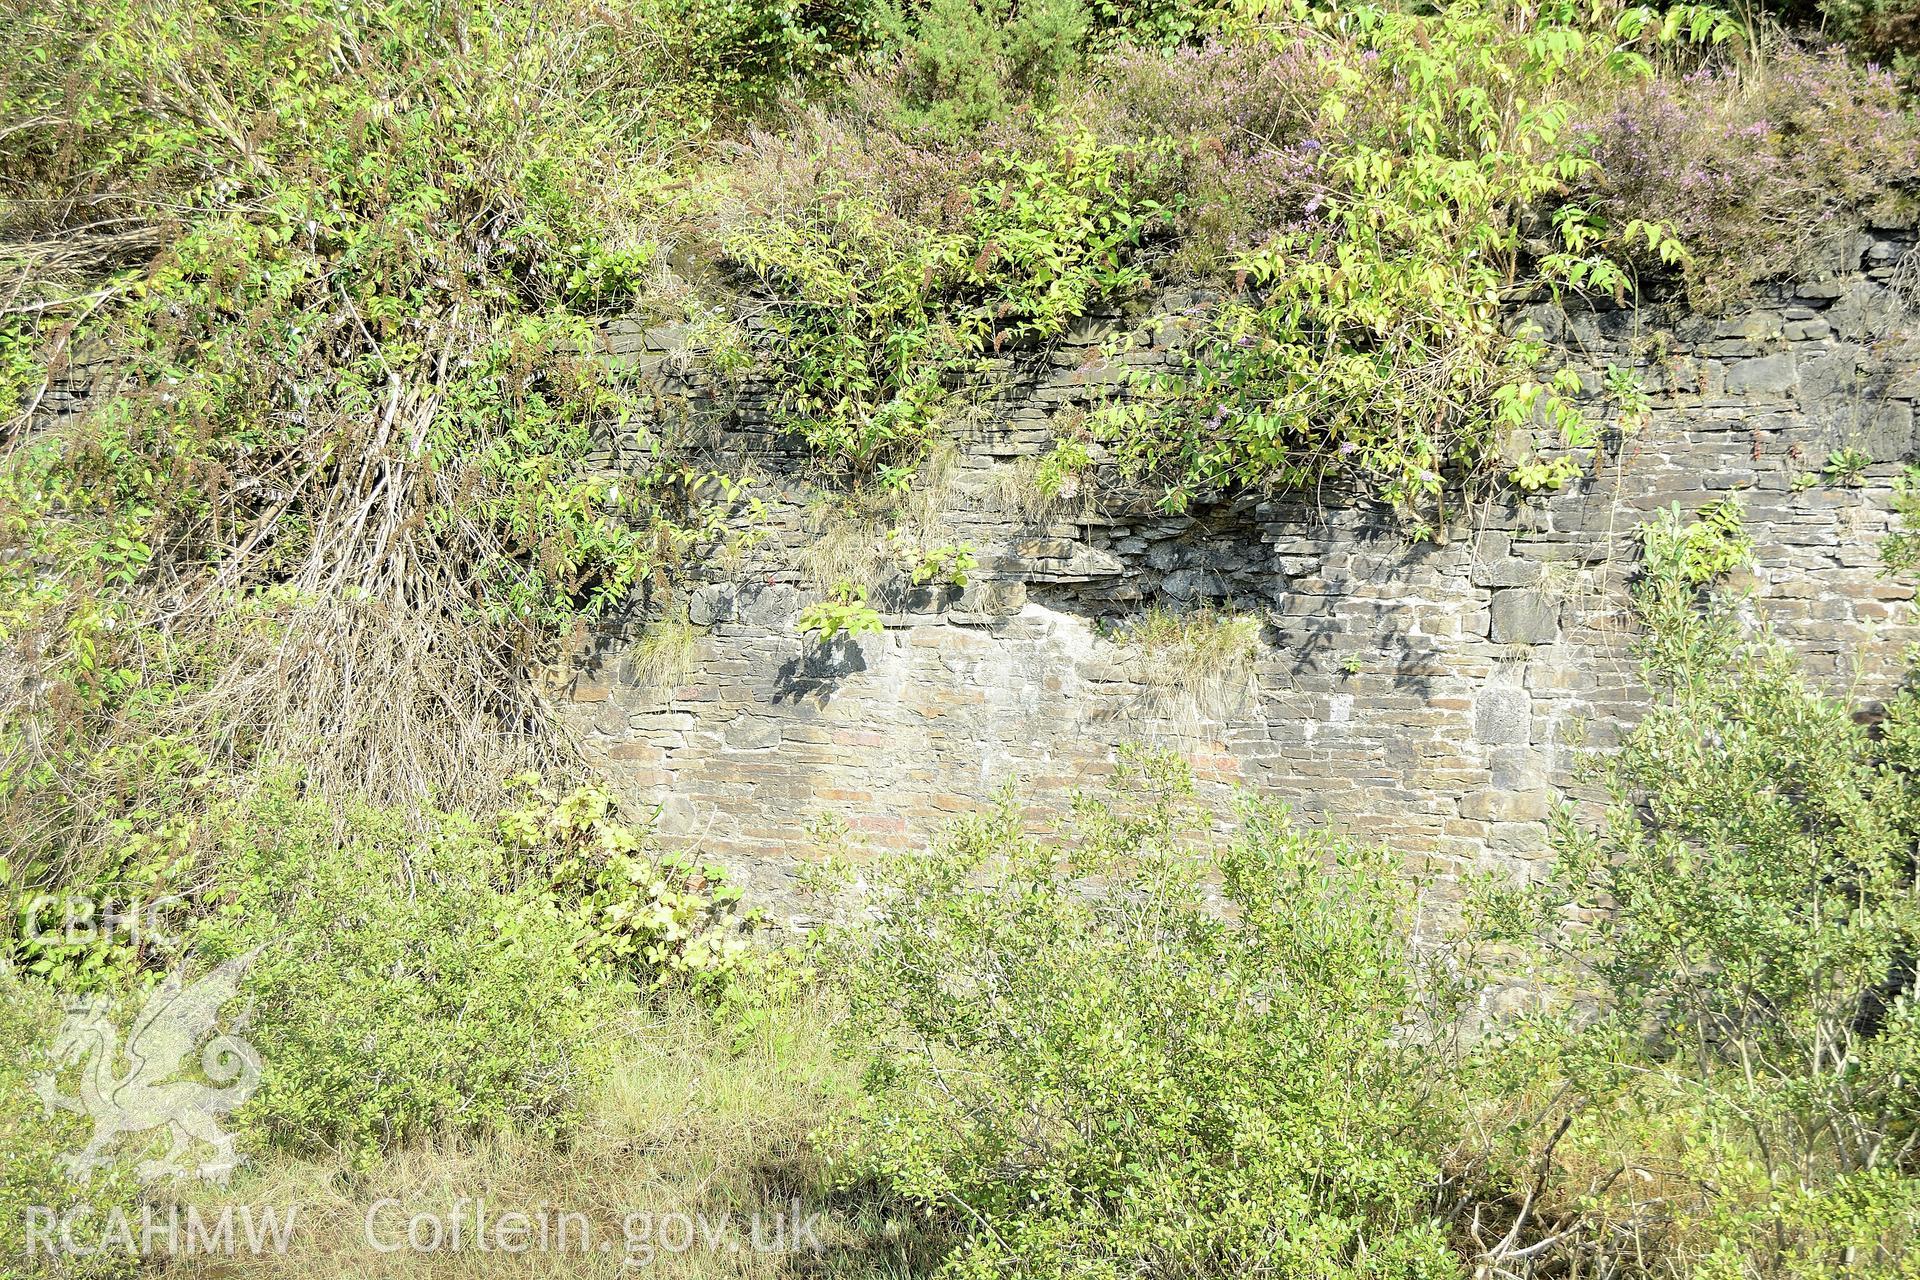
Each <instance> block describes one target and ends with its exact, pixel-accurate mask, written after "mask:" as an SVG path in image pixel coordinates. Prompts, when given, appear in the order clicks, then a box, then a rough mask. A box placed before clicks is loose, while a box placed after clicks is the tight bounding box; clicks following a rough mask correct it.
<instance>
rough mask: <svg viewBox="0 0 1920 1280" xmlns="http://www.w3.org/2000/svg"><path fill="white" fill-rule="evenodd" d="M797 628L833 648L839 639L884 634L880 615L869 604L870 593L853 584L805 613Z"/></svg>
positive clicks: (840, 587) (843, 586) (846, 584)
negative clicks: (840, 637) (838, 637)
mask: <svg viewBox="0 0 1920 1280" xmlns="http://www.w3.org/2000/svg"><path fill="white" fill-rule="evenodd" d="M793 625H794V629H795V630H797V631H799V633H800V634H801V635H803V636H812V637H813V638H814V640H816V641H817V642H818V643H820V644H831V643H832V642H833V639H834V637H835V636H843V635H844V636H847V637H849V638H852V639H858V638H859V637H861V636H864V635H879V634H880V632H881V630H882V628H881V624H880V614H879V611H878V610H876V609H875V608H874V607H873V606H872V605H870V604H868V603H867V589H866V588H865V587H859V586H855V585H854V584H853V583H851V582H841V583H839V584H837V585H836V586H835V587H834V589H833V590H832V591H831V592H829V593H828V595H827V598H826V599H824V600H816V601H814V602H813V603H812V604H810V605H808V606H807V607H806V608H804V609H802V610H801V611H800V616H799V617H798V618H795V619H794V623H793Z"/></svg>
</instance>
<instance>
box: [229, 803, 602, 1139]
mask: <svg viewBox="0 0 1920 1280" xmlns="http://www.w3.org/2000/svg"><path fill="white" fill-rule="evenodd" d="M207 837H208V841H209V847H208V850H207V854H206V865H207V867H208V873H209V883H208V885H207V887H206V889H205V891H204V896H203V909H204V911H205V915H204V917H203V918H202V919H201V920H200V922H199V923H198V925H197V926H196V928H195V930H194V933H193V937H192V940H193V942H194V944H195V947H196V950H197V951H198V952H199V953H200V954H201V955H203V956H205V957H206V958H208V959H209V960H211V961H215V962H217V961H220V960H223V959H226V958H227V957H230V956H234V955H238V954H241V953H243V952H246V951H249V950H251V949H253V948H255V947H262V948H263V950H261V952H260V954H259V957H258V958H257V959H256V960H255V961H254V963H253V966H252V969H251V970H250V972H249V973H248V975H247V978H246V980H245V984H244V986H243V993H244V995H246V996H248V997H250V998H251V999H252V1002H253V1016H252V1020H251V1022H250V1023H249V1025H248V1029H247V1038H248V1039H249V1040H250V1041H251V1042H252V1044H253V1046H254V1047H255V1049H257V1050H258V1051H259V1054H260V1058H261V1062H262V1075H261V1084H260V1091H259V1093H258V1094H257V1095H256V1096H255V1097H254V1099H253V1100H252V1101H251V1102H250V1103H249V1104H248V1105H247V1106H246V1108H245V1109H244V1111H243V1112H242V1113H241V1114H242V1115H243V1116H244V1118H245V1119H246V1120H247V1121H248V1123H249V1124H251V1125H252V1126H255V1127H257V1128H258V1129H259V1130H260V1131H262V1132H263V1133H264V1134H265V1136H266V1137H267V1138H268V1140H270V1141H272V1142H274V1143H275V1144H277V1145H281V1146H286V1147H290V1148H293V1149H296V1150H311V1149H315V1148H337V1149H340V1150H343V1151H346V1152H348V1153H350V1154H365V1153H369V1152H371V1151H372V1150H374V1149H375V1148H376V1147H377V1146H379V1145H382V1144H386V1143H391V1142H394V1141H398V1140H401V1139H404V1138H409V1137H416V1136H420V1135H423V1134H428V1133H432V1132H436V1131H441V1130H445V1129H449V1128H451V1129H457V1130H458V1129H467V1130H471V1129H483V1128H486V1127H495V1126H497V1127H504V1126H515V1127H524V1128H528V1129H535V1130H539V1129H549V1130H550V1129H553V1128H555V1127H556V1126H558V1125H560V1124H562V1123H563V1122H564V1121H566V1120H567V1119H568V1118H569V1117H570V1116H571V1115H572V1114H573V1112H574V1109H575V1108H576V1106H577V1104H578V1102H579V1100H580V1097H581V1095H582V1090H583V1088H584V1087H585V1086H587V1085H588V1084H590V1083H591V1082H592V1081H593V1080H594V1079H595V1078H596V1075H597V1073H598V1071H599V1070H600V1068H601V1066H602V1065H603V1063H604V1055H605V1044H604V1033H605V1032H606V1030H607V1026H606V1024H607V1022H608V1020H609V1019H610V1018H611V1017H612V1015H613V1013H614V1012H615V1010H616V1008H617V1004H616V1002H615V994H616V993H615V989H614V987H613V986H612V984H611V982H610V980H609V979H608V978H607V977H606V976H605V975H604V974H603V972H602V971H601V970H600V969H599V968H598V966H596V965H595V964H593V963H592V962H591V961H589V960H588V959H587V957H586V956H584V955H583V954H581V945H580V944H581V939H580V936H579V933H578V929H577V925H576V923H575V920H574V919H573V918H572V917H571V916H569V915H568V914H566V913H562V912H556V911H550V910H548V909H546V906H545V903H544V900H543V896H542V895H543V890H544V887H545V886H544V884H543V882H542V880H541V879H540V878H538V877H523V876H519V875H517V874H516V868H515V866H514V865H513V863H512V862H511V861H510V859H509V857H508V856H507V853H506V851H505V850H504V849H503V848H502V846H501V845H500V844H498V843H496V842H495V841H493V840H491V839H489V838H488V836H487V834H486V832H485V831H484V830H483V829H481V828H479V827H477V826H476V825H475V824H474V823H473V822H471V821H470V820H466V819H462V818H458V817H453V816H448V815H435V816H433V817H432V819H431V821H430V822H429V823H428V825H427V826H426V828H425V829H424V831H422V830H420V829H417V828H414V827H411V826H410V825H409V824H408V822H407V821H406V820H405V816H404V815H403V814H400V813H397V812H392V811H380V810H375V809H372V808H369V807H366V806H356V805H350V804H341V803H326V802H321V801H316V800H312V799H306V798H302V797H301V796H300V795H299V794H298V790H297V787H296V786H295V785H294V784H293V783H292V782H290V781H288V780H285V779H281V780H278V781H275V782H272V783H270V784H267V785H265V786H264V787H263V788H262V789H261V790H260V791H259V792H258V793H257V794H255V795H252V796H247V797H239V798H235V799H234V800H232V801H230V802H228V803H226V804H224V805H222V806H221V807H220V808H219V809H218V810H216V813H215V815H214V816H213V818H212V819H211V820H210V821H209V823H208V826H207Z"/></svg>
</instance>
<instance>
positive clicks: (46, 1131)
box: [0, 963, 140, 1280]
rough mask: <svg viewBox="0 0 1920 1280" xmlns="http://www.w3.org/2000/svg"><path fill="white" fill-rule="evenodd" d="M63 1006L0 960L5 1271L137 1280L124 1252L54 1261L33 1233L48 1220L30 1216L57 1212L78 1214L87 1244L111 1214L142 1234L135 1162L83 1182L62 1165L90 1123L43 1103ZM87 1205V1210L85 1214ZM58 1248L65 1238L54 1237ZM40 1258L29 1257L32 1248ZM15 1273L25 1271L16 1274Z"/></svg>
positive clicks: (1, 1268)
mask: <svg viewBox="0 0 1920 1280" xmlns="http://www.w3.org/2000/svg"><path fill="white" fill-rule="evenodd" d="M60 1018H61V1008H60V1000H59V997H58V994H57V993H56V992H55V991H54V989H53V988H51V987H49V986H47V985H45V984H44V983H41V982H39V981H36V980H33V979H29V978H26V977H24V976H22V975H21V974H19V973H17V972H16V971H15V970H14V969H13V967H12V966H11V965H7V964H3V963H0V1045H4V1046H5V1048H4V1049H0V1259H4V1260H5V1261H4V1262H0V1272H3V1273H4V1274H6V1275H9V1276H14V1275H19V1276H26V1275H52V1276H61V1277H68V1278H70V1280H108V1278H109V1277H116V1278H117V1277H131V1276H132V1275H133V1274H134V1273H135V1270H136V1268H135V1265H134V1260H133V1259H132V1258H131V1257H128V1256H127V1255H125V1254H114V1253H112V1252H100V1253H93V1254H90V1255H82V1254H79V1253H67V1252H64V1251H63V1252H62V1253H61V1256H60V1257H59V1258H58V1259H57V1260H51V1259H48V1258H47V1257H46V1256H45V1253H44V1252H42V1251H41V1249H40V1247H39V1244H38V1242H36V1241H34V1240H31V1239H30V1238H29V1236H28V1234H27V1233H28V1232H29V1230H31V1229H32V1227H33V1226H34V1225H35V1224H36V1223H38V1222H39V1221H42V1220H41V1219H39V1218H38V1217H37V1214H36V1217H35V1219H33V1220H32V1221H30V1219H29V1216H28V1215H29V1211H30V1210H33V1211H41V1210H45V1211H51V1212H52V1213H53V1214H54V1215H55V1216H56V1218H57V1217H59V1216H62V1215H65V1214H67V1213H68V1212H70V1211H75V1210H76V1209H78V1212H77V1214H76V1217H75V1219H74V1221H75V1230H74V1235H75V1238H76V1240H78V1241H79V1242H80V1243H81V1244H82V1246H83V1247H84V1246H85V1243H86V1240H87V1238H88V1232H89V1231H94V1232H97V1231H99V1230H101V1229H102V1226H103V1224H104V1222H105V1220H106V1217H107V1215H108V1214H109V1213H111V1212H113V1211H114V1210H116V1209H117V1210H119V1211H121V1212H123V1213H126V1214H127V1215H128V1218H129V1221H131V1222H133V1223H134V1224H135V1230H136V1231H137V1230H138V1224H139V1221H140V1219H139V1217H138V1214H137V1204H136V1197H135V1186H134V1180H133V1174H132V1168H131V1162H130V1161H129V1162H121V1163H118V1164H115V1165H110V1166H109V1167H107V1168H105V1169H100V1170H96V1171H95V1172H94V1174H93V1177H92V1179H91V1180H90V1181H89V1182H87V1183H86V1184H84V1185H82V1184H79V1183H76V1182H74V1181H73V1180H72V1179H71V1178H70V1177H69V1176H68V1175H67V1173H66V1171H65V1170H64V1169H62V1168H61V1166H60V1164H59V1157H60V1156H61V1155H63V1154H65V1153H67V1152H70V1151H78V1150H79V1149H81V1148H82V1147H84V1146H85V1145H86V1141H87V1137H88V1125H87V1123H86V1121H85V1120H84V1119H83V1118H81V1117H78V1116H73V1115H69V1114H67V1113H65V1112H61V1111H56V1110H53V1109H52V1108H49V1107H46V1106H44V1105H43V1104H42V1101H41V1099H40V1098H39V1097H38V1096H36V1092H35V1086H34V1082H35V1080H36V1079H37V1078H38V1077H39V1076H40V1075H41V1073H43V1072H45V1071H47V1070H49V1069H50V1068H52V1067H53V1066H55V1065H56V1064H55V1063H53V1062H52V1061H50V1060H49V1057H48V1049H49V1048H50V1047H51V1045H52V1043H53V1039H54V1035H55V1032H56V1029H57V1028H58V1027H59V1025H60ZM80 1206H86V1207H85V1208H84V1209H81V1208H79V1207H80ZM54 1239H55V1243H56V1245H57V1243H58V1239H59V1237H58V1236H57V1235H56V1236H55V1237H54ZM30 1245H33V1246H34V1250H35V1251H34V1253H33V1254H29V1252H28V1249H29V1246H30ZM15 1268H18V1269H17V1270H16V1269H15Z"/></svg>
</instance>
